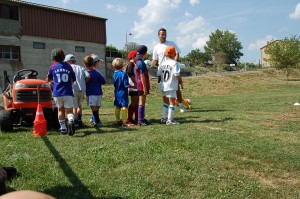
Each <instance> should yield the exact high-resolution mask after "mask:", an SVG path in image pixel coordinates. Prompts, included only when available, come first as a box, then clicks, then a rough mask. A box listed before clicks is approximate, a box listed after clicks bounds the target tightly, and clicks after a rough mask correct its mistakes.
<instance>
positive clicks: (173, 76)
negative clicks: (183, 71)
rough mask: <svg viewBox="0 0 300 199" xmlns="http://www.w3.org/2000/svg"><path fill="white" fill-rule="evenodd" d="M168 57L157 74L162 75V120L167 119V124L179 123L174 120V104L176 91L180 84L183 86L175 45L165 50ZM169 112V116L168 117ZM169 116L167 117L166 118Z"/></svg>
mask: <svg viewBox="0 0 300 199" xmlns="http://www.w3.org/2000/svg"><path fill="white" fill-rule="evenodd" d="M165 55H166V59H165V60H164V61H163V62H162V64H161V65H160V66H159V67H158V71H157V76H160V77H161V81H162V82H163V85H162V96H165V97H163V99H164V102H163V103H164V104H163V111H162V121H163V120H166V124H167V125H172V124H179V122H177V121H175V120H174V106H175V100H176V91H177V90H178V84H180V85H181V86H182V79H181V76H180V67H179V65H178V63H177V62H176V61H175V60H174V58H175V56H176V50H175V47H174V46H168V47H167V48H166V51H165ZM168 104H169V106H168ZM167 114H168V117H167ZM166 118H167V119H166Z"/></svg>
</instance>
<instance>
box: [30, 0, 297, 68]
mask: <svg viewBox="0 0 300 199" xmlns="http://www.w3.org/2000/svg"><path fill="white" fill-rule="evenodd" d="M26 1H29V2H33V3H38V4H43V5H49V6H54V7H59V8H65V9H70V10H75V11H80V12H85V13H88V14H90V15H94V16H97V17H101V18H106V19H107V21H106V29H107V31H106V34H107V45H112V46H115V47H116V48H118V49H124V47H125V44H126V41H127V42H136V43H138V44H144V45H146V46H147V47H148V49H149V50H148V52H152V49H153V46H154V45H155V44H156V43H158V37H157V31H158V29H160V28H162V27H163V28H165V29H166V30H167V40H171V41H174V42H175V43H176V44H177V45H178V46H179V48H180V50H181V54H180V55H181V56H186V55H187V54H188V53H189V52H191V51H192V50H195V49H200V50H201V51H202V52H204V46H205V45H206V42H207V41H208V40H209V35H211V33H213V32H215V31H216V30H217V29H220V30H223V31H227V30H228V31H230V32H232V33H234V34H236V36H237V39H238V41H239V42H241V44H242V46H243V49H242V50H241V52H242V53H243V54H244V55H243V56H242V57H241V58H240V61H242V62H251V63H256V64H257V63H259V61H260V56H261V54H260V53H261V52H260V48H261V47H263V46H264V45H266V44H267V42H268V41H271V40H272V39H274V40H276V39H284V38H286V37H288V38H290V37H292V36H294V35H296V36H300V0H127V1H124V0H26ZM130 33H131V34H130Z"/></svg>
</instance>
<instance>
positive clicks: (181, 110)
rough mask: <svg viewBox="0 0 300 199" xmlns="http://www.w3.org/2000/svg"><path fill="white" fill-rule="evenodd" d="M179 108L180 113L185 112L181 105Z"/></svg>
mask: <svg viewBox="0 0 300 199" xmlns="http://www.w3.org/2000/svg"><path fill="white" fill-rule="evenodd" d="M179 108H180V113H184V112H185V108H184V106H183V105H179Z"/></svg>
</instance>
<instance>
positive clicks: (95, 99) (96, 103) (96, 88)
mask: <svg viewBox="0 0 300 199" xmlns="http://www.w3.org/2000/svg"><path fill="white" fill-rule="evenodd" d="M83 62H84V65H85V66H86V67H87V69H88V73H89V74H90V76H91V78H90V80H89V81H88V82H87V83H86V96H87V104H88V105H89V106H90V107H91V110H92V113H93V118H94V120H95V121H94V122H93V123H92V125H93V126H94V127H102V122H101V120H100V117H99V108H100V107H101V105H102V95H103V92H102V85H104V84H106V80H105V78H104V77H103V75H102V74H101V73H100V72H99V71H97V70H96V69H95V67H94V60H93V57H92V56H86V57H85V58H84V59H83Z"/></svg>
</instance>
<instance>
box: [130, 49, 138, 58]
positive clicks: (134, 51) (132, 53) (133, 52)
mask: <svg viewBox="0 0 300 199" xmlns="http://www.w3.org/2000/svg"><path fill="white" fill-rule="evenodd" d="M136 55H137V51H136V50H133V51H131V52H130V53H128V59H132V58H133V57H134V56H136Z"/></svg>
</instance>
